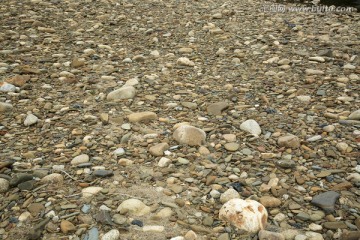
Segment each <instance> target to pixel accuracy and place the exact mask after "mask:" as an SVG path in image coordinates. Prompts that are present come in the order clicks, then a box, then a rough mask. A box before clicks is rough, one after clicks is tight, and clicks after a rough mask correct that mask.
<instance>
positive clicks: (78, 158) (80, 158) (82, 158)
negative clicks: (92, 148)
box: [70, 154, 89, 166]
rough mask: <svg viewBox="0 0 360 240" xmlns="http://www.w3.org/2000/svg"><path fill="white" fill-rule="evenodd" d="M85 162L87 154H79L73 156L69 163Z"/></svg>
mask: <svg viewBox="0 0 360 240" xmlns="http://www.w3.org/2000/svg"><path fill="white" fill-rule="evenodd" d="M87 162H89V155H87V154H81V155H79V156H76V157H74V158H73V159H72V160H71V162H70V163H71V165H74V166H77V165H79V164H81V163H87Z"/></svg>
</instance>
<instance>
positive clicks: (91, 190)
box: [81, 187, 103, 197]
mask: <svg viewBox="0 0 360 240" xmlns="http://www.w3.org/2000/svg"><path fill="white" fill-rule="evenodd" d="M102 189H103V188H102V187H87V188H84V189H83V190H81V193H82V195H83V197H92V196H94V195H96V194H98V193H99V192H100V191H101V190H102Z"/></svg>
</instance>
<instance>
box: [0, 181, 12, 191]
mask: <svg viewBox="0 0 360 240" xmlns="http://www.w3.org/2000/svg"><path fill="white" fill-rule="evenodd" d="M9 187H10V183H9V181H8V180H6V179H4V178H0V193H4V192H7V191H8V190H9Z"/></svg>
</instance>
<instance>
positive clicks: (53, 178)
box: [41, 173, 64, 186]
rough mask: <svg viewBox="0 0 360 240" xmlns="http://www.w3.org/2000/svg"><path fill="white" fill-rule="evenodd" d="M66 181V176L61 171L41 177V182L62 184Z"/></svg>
mask: <svg viewBox="0 0 360 240" xmlns="http://www.w3.org/2000/svg"><path fill="white" fill-rule="evenodd" d="M63 182H64V177H63V176H62V175H61V174H59V173H52V174H49V175H47V176H45V177H43V178H42V179H41V183H47V184H52V185H57V186H61V185H62V184H63Z"/></svg>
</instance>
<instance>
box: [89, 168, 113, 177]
mask: <svg viewBox="0 0 360 240" xmlns="http://www.w3.org/2000/svg"><path fill="white" fill-rule="evenodd" d="M94 175H95V176H97V177H103V178H104V177H111V176H113V175H114V172H113V171H111V170H104V169H98V170H95V171H94Z"/></svg>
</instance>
